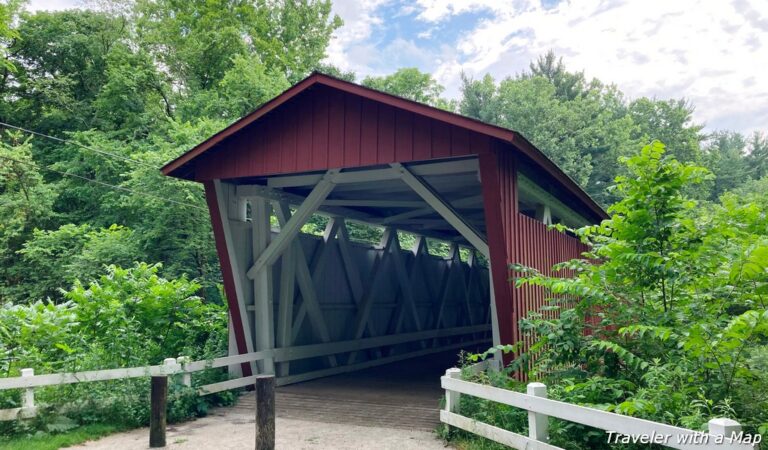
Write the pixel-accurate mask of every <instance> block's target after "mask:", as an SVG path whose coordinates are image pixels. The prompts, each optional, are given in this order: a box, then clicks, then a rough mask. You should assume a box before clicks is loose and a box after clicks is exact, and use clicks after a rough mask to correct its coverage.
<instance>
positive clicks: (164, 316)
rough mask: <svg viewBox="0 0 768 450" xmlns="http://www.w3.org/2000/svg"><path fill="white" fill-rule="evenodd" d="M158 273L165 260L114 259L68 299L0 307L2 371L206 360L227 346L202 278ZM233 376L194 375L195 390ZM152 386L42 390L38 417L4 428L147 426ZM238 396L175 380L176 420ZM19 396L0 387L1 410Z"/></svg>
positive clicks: (139, 382) (130, 383)
mask: <svg viewBox="0 0 768 450" xmlns="http://www.w3.org/2000/svg"><path fill="white" fill-rule="evenodd" d="M158 271H159V266H158V265H148V264H145V263H137V264H136V265H135V266H133V267H132V268H129V269H123V268H120V267H117V266H109V267H108V269H107V274H106V275H102V276H100V277H99V278H98V280H95V281H92V282H90V283H88V284H83V283H81V282H80V281H75V283H74V286H73V287H72V288H71V289H70V290H69V291H67V292H66V293H65V294H64V298H65V300H66V301H65V302H62V303H58V304H54V303H50V302H42V301H38V302H35V303H32V304H29V305H20V304H16V305H13V304H10V303H5V304H4V305H3V306H2V307H1V308H0V336H2V339H0V373H2V374H3V376H18V374H19V371H20V370H21V369H22V368H25V367H33V368H35V372H36V373H37V374H43V373H53V372H61V371H82V370H96V369H108V368H118V367H141V366H147V365H154V364H160V363H162V360H163V359H164V358H166V357H169V356H180V355H183V356H187V357H189V358H192V359H193V360H200V359H208V358H212V357H215V356H219V355H221V354H223V353H225V352H226V345H227V344H226V343H227V326H226V324H227V316H226V310H225V309H224V307H222V306H220V305H216V304H211V303H205V302H203V301H202V300H201V299H200V297H198V296H197V295H196V292H197V291H198V290H199V289H200V286H199V285H198V284H196V283H194V282H190V281H188V280H186V279H184V278H179V279H175V280H167V279H164V278H162V277H160V276H158ZM225 378H226V375H225V374H224V373H223V372H221V371H219V370H210V371H205V372H202V373H196V374H194V376H193V388H195V387H197V386H200V385H203V384H208V383H212V382H215V381H220V380H222V379H225ZM148 390H149V384H148V379H129V380H118V381H109V382H96V383H83V384H72V385H62V386H52V387H48V388H42V389H37V390H36V392H35V395H36V402H37V403H39V404H41V405H45V406H44V408H43V410H42V411H41V414H40V416H39V417H38V418H37V419H36V420H35V421H32V422H26V423H21V422H20V423H17V424H14V423H12V422H11V423H3V424H2V428H0V431H2V432H5V433H9V432H15V433H22V434H28V433H33V432H35V431H44V432H60V431H65V430H64V429H62V428H61V426H63V425H61V426H59V428H56V427H57V426H58V425H56V424H57V423H59V424H63V423H71V424H72V426H77V425H80V424H90V423H112V424H123V425H126V426H138V425H143V424H146V423H147V421H148V419H149V418H148V408H147V404H146V394H147V392H148ZM232 401H234V396H233V394H232V393H224V394H223V395H213V396H206V397H199V396H198V395H197V393H196V391H195V390H194V389H190V388H186V387H183V386H176V385H175V384H173V385H172V388H171V394H170V402H169V420H172V421H178V420H184V419H187V418H189V417H193V416H200V415H205V414H206V413H207V410H208V408H209V407H210V406H211V405H216V404H222V403H231V402H232ZM19 402H20V398H19V392H14V391H3V393H2V394H0V408H7V407H15V406H18V405H19ZM64 418H66V419H64ZM14 427H15V428H14ZM52 427H53V428H52ZM70 428H71V427H70Z"/></svg>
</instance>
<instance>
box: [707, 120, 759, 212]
mask: <svg viewBox="0 0 768 450" xmlns="http://www.w3.org/2000/svg"><path fill="white" fill-rule="evenodd" d="M746 147H747V143H746V140H745V139H744V136H742V135H741V134H740V133H737V132H735V131H716V132H715V133H713V134H712V135H711V136H710V138H709V142H708V144H707V145H706V146H705V147H704V149H703V153H704V156H703V163H704V165H705V166H706V167H707V168H709V170H711V171H712V173H714V175H715V180H714V185H713V187H712V191H711V197H712V198H713V199H717V198H718V197H719V196H720V195H722V194H723V193H724V192H726V191H730V190H733V189H734V188H736V187H737V186H739V185H741V184H742V183H744V182H746V181H747V180H748V179H749V170H748V165H747V163H748V162H747V159H746Z"/></svg>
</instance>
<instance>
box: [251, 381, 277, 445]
mask: <svg viewBox="0 0 768 450" xmlns="http://www.w3.org/2000/svg"><path fill="white" fill-rule="evenodd" d="M255 385H256V386H255V387H256V450H275V377H274V375H262V376H258V377H256V383H255Z"/></svg>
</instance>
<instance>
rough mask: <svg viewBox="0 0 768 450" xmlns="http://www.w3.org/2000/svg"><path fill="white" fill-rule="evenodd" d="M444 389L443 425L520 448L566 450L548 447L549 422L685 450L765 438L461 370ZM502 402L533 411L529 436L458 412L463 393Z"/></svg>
mask: <svg viewBox="0 0 768 450" xmlns="http://www.w3.org/2000/svg"><path fill="white" fill-rule="evenodd" d="M441 384H442V387H443V389H445V397H446V398H445V400H446V401H445V409H444V410H442V411H440V421H441V422H443V423H445V424H448V425H450V426H453V427H456V428H460V429H462V430H465V431H468V432H470V433H474V434H477V435H479V436H482V437H485V438H487V439H490V440H492V441H495V442H498V443H501V444H504V445H507V446H509V447H512V448H516V449H526V450H562V449H561V448H560V447H556V446H553V445H551V444H549V418H550V417H555V418H558V419H562V420H567V421H569V422H573V423H578V424H582V425H587V426H590V427H594V428H598V429H601V430H605V431H606V442H612V443H624V441H623V440H622V439H630V441H631V442H632V443H639V444H660V445H663V446H666V447H671V448H676V449H684V450H688V449H690V450H693V449H696V450H706V449H719V450H724V449H727V450H736V449H738V450H747V449H750V450H754V449H758V448H759V442H760V435H747V434H740V433H741V425H740V424H739V423H738V422H736V421H734V420H731V419H712V420H710V421H709V430H708V432H707V433H703V432H698V431H694V430H688V429H685V428H679V427H675V426H672V425H667V424H663V423H657V422H651V421H649V420H644V419H638V418H636V417H630V416H623V415H620V414H615V413H611V412H607V411H601V410H598V409H593V408H588V407H584V406H578V405H573V404H570V403H565V402H560V401H556V400H550V399H547V387H546V386H545V385H544V384H542V383H529V384H528V390H527V393H526V394H523V393H520V392H514V391H510V390H507V389H501V388H496V387H493V386H488V385H484V384H478V383H473V382H469V381H464V380H462V379H461V370H460V369H455V368H454V369H448V370H447V371H446V372H445V376H443V377H442V378H441ZM462 394H463V395H471V396H473V397H477V398H482V399H485V400H490V401H494V402H497V403H502V404H505V405H509V406H513V407H515V408H520V409H524V410H527V411H528V436H524V435H522V434H517V433H513V432H511V431H508V430H504V429H502V428H499V427H495V426H492V425H489V424H486V423H483V422H480V421H477V420H474V419H471V418H469V417H465V416H462V415H461V414H460V409H459V398H460V395H462Z"/></svg>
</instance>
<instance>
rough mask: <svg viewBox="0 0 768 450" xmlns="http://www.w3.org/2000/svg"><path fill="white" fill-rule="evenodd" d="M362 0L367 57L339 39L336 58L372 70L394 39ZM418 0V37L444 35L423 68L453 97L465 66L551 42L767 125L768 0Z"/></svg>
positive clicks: (630, 77) (709, 115)
mask: <svg viewBox="0 0 768 450" xmlns="http://www.w3.org/2000/svg"><path fill="white" fill-rule="evenodd" d="M342 3H344V2H342ZM356 4H357V3H355V5H356ZM364 4H365V5H367V9H365V7H357V6H353V7H351V9H355V10H357V11H358V12H360V11H363V9H365V11H366V12H365V13H363V17H368V21H365V20H364V21H363V23H362V24H358V25H357V27H358V30H364V32H358V33H357V34H356V35H355V37H354V38H349V37H347V38H346V41H344V42H349V43H351V44H352V45H351V46H350V47H352V48H354V47H355V46H358V47H359V46H364V47H365V46H366V45H367V46H368V47H366V52H365V58H364V60H354V59H350V60H344V59H343V58H342V57H341V56H340V55H346V56H349V55H351V53H347V52H346V48H347V47H345V44H344V42H342V40H338V39H337V40H336V41H335V43H336V44H337V47H335V50H336V53H335V54H334V55H332V58H331V61H332V62H334V63H336V61H343V62H344V63H345V66H344V67H355V69H356V70H357V71H358V72H361V73H370V72H371V71H373V69H372V65H371V64H370V63H371V61H375V60H376V53H375V52H376V51H377V50H376V49H379V50H378V51H379V52H380V51H381V50H382V49H383V48H384V47H385V46H386V45H387V44H388V43H386V42H385V43H375V42H366V41H365V38H366V36H368V37H370V36H371V34H372V32H373V31H374V29H375V27H376V26H378V24H380V23H381V20H382V18H381V17H376V16H375V11H376V8H377V7H378V5H377V4H372V3H371V2H370V0H369V2H364ZM348 5H349V3H348ZM413 5H415V6H416V9H415V13H414V14H416V17H417V18H418V19H419V20H420V21H421V22H422V23H423V24H424V29H423V30H417V31H416V32H414V35H415V37H419V33H421V34H420V36H421V37H427V36H431V38H432V39H439V40H442V41H443V42H442V47H443V48H444V49H443V50H442V51H441V52H432V53H431V59H430V58H429V54H427V53H425V57H426V59H425V60H424V61H423V63H422V64H421V66H420V67H421V69H422V70H427V69H434V70H432V72H433V73H434V75H435V77H436V78H437V79H438V80H439V81H440V82H441V83H442V84H444V85H445V86H446V87H447V91H446V92H447V94H449V95H453V96H457V95H458V87H459V74H460V73H461V71H464V72H466V73H468V74H470V75H473V76H482V75H484V74H485V73H491V74H492V75H494V76H495V77H496V78H502V77H505V76H510V75H514V74H515V73H518V72H519V71H521V70H524V69H525V68H527V66H528V63H529V62H530V61H531V60H532V59H535V58H536V57H537V56H539V55H541V54H543V53H545V52H546V51H548V50H550V49H552V50H555V52H556V53H557V54H558V55H560V56H562V57H563V59H564V61H565V63H566V66H567V67H568V68H569V69H571V70H584V71H585V72H586V74H587V75H588V76H590V77H597V78H599V79H601V80H602V81H605V82H609V83H616V84H617V85H618V86H619V88H621V89H622V90H623V91H625V92H626V93H627V94H629V95H630V96H631V97H639V96H650V97H653V96H656V97H659V98H679V97H686V98H688V99H689V100H691V101H692V102H693V103H694V105H695V106H696V108H697V109H696V113H695V118H696V120H698V121H701V122H706V124H707V125H708V127H709V128H719V127H731V128H736V129H740V130H742V131H750V130H753V129H758V128H762V129H765V128H768V76H765V75H764V74H763V71H764V68H765V67H768V1H765V0H729V1H724V0H673V1H672V0H623V1H620V0H578V1H576V0H563V1H562V2H560V3H559V4H557V5H555V6H554V7H549V8H545V7H543V6H542V5H541V2H540V1H539V0H506V1H499V0H417V1H416V2H415V3H410V4H409V8H411V9H410V11H413ZM478 10H482V11H484V12H486V13H488V16H489V18H485V19H480V20H478V21H477V23H476V24H474V25H473V26H471V27H470V28H469V31H466V32H463V33H462V34H461V35H458V36H455V35H454V36H449V35H442V36H438V35H437V33H432V34H431V35H430V34H429V33H430V32H431V31H432V30H433V29H434V27H435V26H439V25H440V24H444V23H447V21H448V20H449V19H455V18H456V17H457V16H460V15H462V14H465V13H468V12H476V11H478ZM410 11H409V12H410ZM342 17H344V15H343V14H342ZM345 19H346V18H345ZM350 23H352V21H349V20H347V24H350ZM412 37H413V36H405V38H406V39H411V38H412ZM361 40H362V41H361ZM446 47H447V48H448V50H447V51H446V50H445V48H446ZM371 52H374V53H371Z"/></svg>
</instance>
